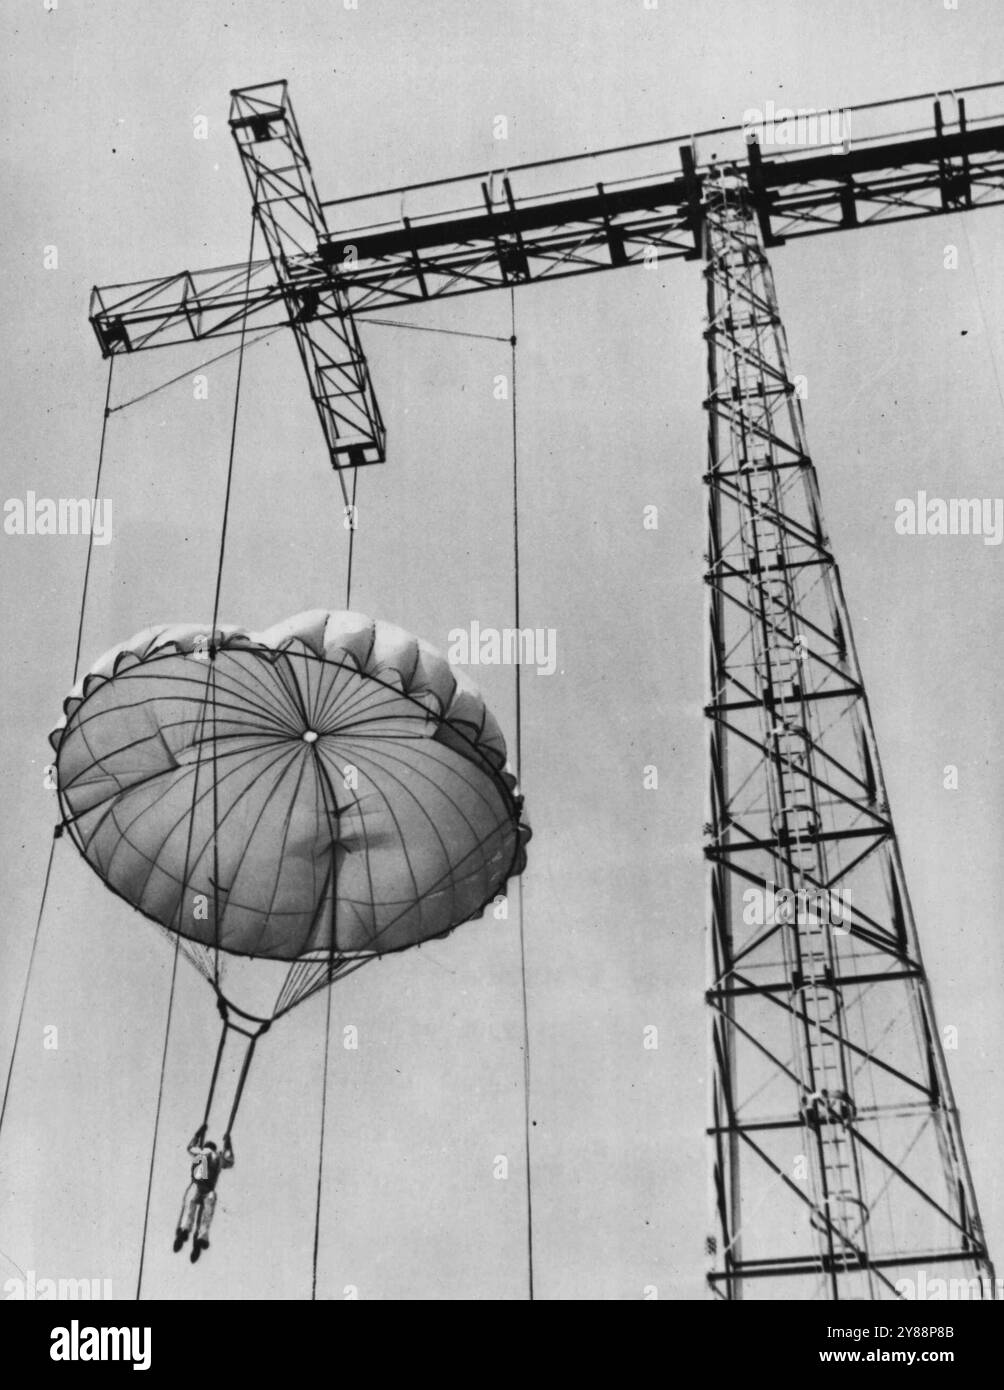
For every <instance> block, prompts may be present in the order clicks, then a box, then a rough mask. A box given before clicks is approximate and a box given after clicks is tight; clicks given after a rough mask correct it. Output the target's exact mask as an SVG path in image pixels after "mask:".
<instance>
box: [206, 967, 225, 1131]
mask: <svg viewBox="0 0 1004 1390" xmlns="http://www.w3.org/2000/svg"><path fill="white" fill-rule="evenodd" d="M216 1004H217V1007H218V1008H219V1011H220V1017H221V1018H222V1019H223V1027H222V1028H221V1029H220V1041H219V1045H218V1047H217V1049H216V1061H215V1062H214V1063H213V1075H212V1079H211V1081H210V1082H209V1094H208V1095H207V1096H206V1109H205V1113H204V1114H203V1116H202V1128H203V1129H206V1128H207V1127H208V1125H209V1112H210V1110H212V1108H213V1096H214V1095H215V1094H216V1082H217V1080H218V1078H219V1075H220V1062H221V1061H222V1060H223V1049H224V1047H225V1046H226V1042H227V1030H228V1028H229V1027H230V1025H229V1023H228V1022H227V1015H226V1005H225V1004H224V1003H223V1000H222V998H221V997H220V996H219V995H217V996H216Z"/></svg>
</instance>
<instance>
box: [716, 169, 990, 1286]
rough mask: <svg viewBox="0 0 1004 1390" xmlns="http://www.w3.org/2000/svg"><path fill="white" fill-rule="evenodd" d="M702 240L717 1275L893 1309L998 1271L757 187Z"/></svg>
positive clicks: (731, 195)
mask: <svg viewBox="0 0 1004 1390" xmlns="http://www.w3.org/2000/svg"><path fill="white" fill-rule="evenodd" d="M704 226H705V262H706V265H705V274H706V277H707V302H708V327H707V333H706V338H707V345H708V397H707V401H706V407H707V410H708V421H709V428H708V473H707V475H706V482H707V486H708V555H707V563H708V569H707V574H706V579H707V583H708V586H709V595H710V605H709V624H710V669H709V677H710V699H709V703H708V706H707V708H706V714H707V718H708V735H709V749H710V817H709V824H708V825H707V826H706V835H707V843H706V849H705V853H706V856H707V859H708V861H709V886H710V903H709V913H710V924H709V925H710V972H711V979H710V988H709V990H708V1002H709V1005H710V1007H711V1011H712V1025H711V1033H712V1039H711V1041H712V1068H713V1087H712V1097H711V1129H710V1133H711V1142H712V1147H713V1161H712V1174H713V1199H714V1207H715V1212H716V1227H717V1234H716V1235H715V1236H714V1237H712V1238H711V1239H710V1240H709V1253H711V1254H713V1255H714V1257H715V1260H714V1268H713V1270H712V1272H711V1274H710V1276H709V1278H710V1280H711V1284H712V1287H713V1290H714V1292H715V1293H716V1295H717V1296H718V1297H722V1298H733V1299H735V1298H744V1297H755V1298H757V1297H772V1298H777V1297H783V1298H828V1299H880V1298H883V1297H889V1298H895V1297H897V1296H898V1295H897V1292H896V1288H895V1280H896V1278H897V1277H902V1276H904V1275H906V1276H907V1277H912V1278H914V1279H916V1278H917V1273H918V1271H919V1270H920V1269H924V1270H926V1271H927V1277H931V1276H932V1275H939V1276H941V1277H949V1276H955V1277H968V1278H976V1277H979V1276H986V1277H990V1276H992V1269H991V1266H990V1263H989V1259H988V1255H987V1250H986V1246H985V1243H984V1239H983V1235H982V1231H981V1227H980V1221H979V1215H978V1211H977V1207H976V1200H975V1196H974V1193H973V1188H972V1183H971V1180H970V1176H969V1172H968V1168H967V1164H966V1158H965V1151H964V1149H963V1145H962V1137H961V1131H960V1128H959V1120H958V1115H957V1113H956V1109H955V1105H954V1101H953V1099H952V1093H951V1087H950V1084H949V1079H948V1074H947V1070H946V1067H945V1060H944V1056H943V1053H942V1048H941V1042H940V1038H939V1035H938V1032H937V1028H936V1025H935V1020H934V1014H933V1011H932V1007H931V1001H930V996H929V993H928V987H927V981H926V978H925V975H924V968H923V965H922V962H921V957H920V951H919V947H918V942H917V934H916V930H915V927H914V922H913V917H912V914H911V910H910V902H909V897H908V895H907V890H906V885H905V882H904V879H903V870H902V866H901V863H900V858H899V852H898V849H897V845H896V838H895V832H894V829H893V824H892V820H891V817H890V813H889V806H888V803H887V800H886V794H885V788H884V786H883V782H882V773H881V768H880V765H879V759H878V752H877V749H876V745H875V735H874V731H873V729H872V724H871V719H870V717H869V712H868V702H867V698H866V696H865V691H864V686H863V684H862V680H861V674H860V671H859V668H858V663H857V658H856V656H855V652H854V644H853V640H852V637H851V628H850V623H849V621H848V617H847V612H846V608H845V605H844V599H843V594H842V592H841V585H840V576H839V571H838V569H837V565H836V562H835V560H834V558H833V555H832V552H831V549H830V545H829V541H828V538H827V536H826V532H825V529H824V526H823V520H822V513H821V509H820V501H819V491H818V487H817V480H816V472H815V469H814V467H813V464H812V461H811V459H810V458H809V455H808V452H807V449H806V444H805V435H804V430H803V423H802V414H801V408H800V403H799V400H798V398H797V396H796V392H795V387H794V385H793V381H792V376H791V372H790V370H789V364H788V352H787V346H786V341H785V335H784V329H783V327H782V324H781V319H780V315H779V313H778V307H777V299H776V296H775V292H774V282H773V277H772V275H771V270H770V266H769V264H768V262H767V257H766V254H765V251H764V246H763V239H762V236H761V233H760V229H759V227H758V224H757V220H756V218H755V216H754V212H753V209H752V207H751V204H750V201H749V198H748V193H747V191H746V189H745V187H744V186H743V185H742V184H740V182H739V180H738V179H736V178H732V177H728V176H720V177H719V178H718V179H717V180H709V182H708V184H707V186H706V193H705V222H704ZM785 890H787V891H785ZM943 1265H944V1266H946V1268H944V1269H942V1268H941V1266H943ZM935 1266H937V1268H935ZM976 1287H977V1286H974V1292H975V1290H976ZM980 1293H983V1294H984V1295H985V1296H989V1295H988V1294H987V1293H986V1290H985V1289H984V1288H983V1286H982V1285H981V1286H979V1292H975V1296H977V1297H979V1296H980Z"/></svg>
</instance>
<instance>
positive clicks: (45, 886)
mask: <svg viewBox="0 0 1004 1390" xmlns="http://www.w3.org/2000/svg"><path fill="white" fill-rule="evenodd" d="M114 369H115V356H114V354H113V355H112V356H110V357H109V358H108V379H107V381H106V383H105V404H104V410H103V411H102V415H101V442H100V444H99V445H98V464H97V469H96V471H95V475H94V496H93V501H94V504H95V505H96V504H97V500H98V498H99V496H100V494H101V475H102V472H103V469H104V463H105V440H106V439H107V437H108V416H109V415H110V414H111V411H110V410H109V402H110V401H111V396H112V376H113V374H114ZM93 548H94V539H93V537H89V538H88V542H87V559H86V561H85V562H84V582H83V586H82V588H81V591H80V612H79V616H78V618H77V644H76V650H75V652H74V655H73V682H72V684H73V685H76V683H77V672H78V670H79V669H80V649H81V644H82V642H83V637H84V622H85V620H86V616H87V594H88V590H89V588H90V580H91V551H92V550H93ZM61 834H62V826H61V825H57V826H56V828H55V830H54V831H53V835H52V839H51V840H50V842H49V856H48V859H47V861H46V865H45V877H44V880H43V882H42V896H41V899H40V901H39V906H38V915H37V916H36V918H35V930H34V932H33V934H32V938H31V949H30V950H29V952H28V968H27V970H26V971H25V975H24V985H23V987H22V989H21V1002H20V1004H19V1006H18V1011H17V1024H16V1026H15V1028H14V1042H13V1044H12V1046H11V1053H10V1062H9V1063H8V1066H7V1079H6V1081H5V1082H4V1088H3V1102H2V1104H0V1132H2V1131H3V1122H4V1119H5V1118H6V1115H7V1101H8V1099H9V1097H10V1086H11V1078H12V1077H13V1075H14V1063H15V1061H16V1059H17V1049H18V1043H19V1042H20V1040H21V1026H22V1024H23V1022H24V1013H25V1009H26V1007H27V1004H28V991H29V989H30V988H31V977H32V971H33V968H34V965H35V956H36V955H37V953H38V938H39V936H40V934H41V931H42V921H43V918H44V916H45V907H46V902H47V901H48V897H49V883H50V881H51V879H52V864H53V859H54V858H55V853H56V841H57V840H58V839H59V837H60V835H61Z"/></svg>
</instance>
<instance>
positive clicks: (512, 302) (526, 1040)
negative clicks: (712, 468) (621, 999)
mask: <svg viewBox="0 0 1004 1390" xmlns="http://www.w3.org/2000/svg"><path fill="white" fill-rule="evenodd" d="M509 312H510V321H511V329H512V331H511V334H510V337H509V347H510V363H511V372H510V374H511V377H512V556H513V609H514V619H515V626H516V631H517V632H519V630H520V595H519V449H518V439H519V435H518V430H517V418H516V291H515V289H514V288H513V287H512V286H510V287H509ZM521 669H522V668H521V666H520V663H519V662H518V661H517V662H515V663H514V665H513V671H514V672H515V687H516V750H515V758H514V762H515V766H516V781H517V783H518V784H521V778H522V771H523V733H522V689H521V680H520V672H521ZM516 900H517V909H518V912H519V970H520V992H521V995H522V1004H523V1131H524V1150H525V1153H526V1247H527V1251H526V1253H527V1284H528V1290H529V1296H530V1302H531V1303H532V1302H533V1296H534V1293H533V1191H532V1186H531V1166H530V1130H531V1129H532V1121H531V1117H530V1010H529V1004H528V1001H527V991H526V937H525V934H524V930H523V876H522V874H520V876H519V878H517V880H516Z"/></svg>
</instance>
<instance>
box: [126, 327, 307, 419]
mask: <svg viewBox="0 0 1004 1390" xmlns="http://www.w3.org/2000/svg"><path fill="white" fill-rule="evenodd" d="M285 327H286V325H285V324H284V323H280V324H277V325H276V327H275V328H269V329H266V331H265V332H264V333H259V334H258V336H257V338H252V339H251V341H250V342H249V343H248V344H247V348H246V351H248V352H250V351H251V349H252V348H253V347H257V346H258V344H259V343H264V342H267V340H268V339H269V338H274V337H275V335H276V334H277V333H279V332H281V330H282V329H283V328H285ZM240 351H241V345H240V343H238V344H237V346H236V347H232V348H227V350H226V352H218V353H217V354H216V356H215V357H207V358H206V360H205V361H204V362H197V363H196V364H195V366H194V367H189V369H188V371H187V372H179V373H178V375H177V376H172V377H170V378H169V379H168V380H167V381H162V382H161V383H160V385H159V386H151V387H150V390H149V391H144V392H142V394H141V395H139V396H133V397H132V398H131V400H128V401H120V403H119V404H118V405H113V406H112V408H111V410H110V411H109V412H108V413H109V415H115V414H116V413H117V412H118V411H120V410H128V409H129V407H130V406H131V405H139V403H140V401H147V400H149V399H150V397H151V396H156V395H157V394H158V393H159V392H161V391H166V390H167V388H168V387H169V386H177V384H178V382H179V381H187V380H188V379H189V377H191V376H192V375H193V374H194V373H195V372H201V371H202V369H203V367H212V366H214V365H215V364H216V363H217V362H223V361H225V360H226V359H227V358H228V357H233V355H234V353H236V352H240Z"/></svg>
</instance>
